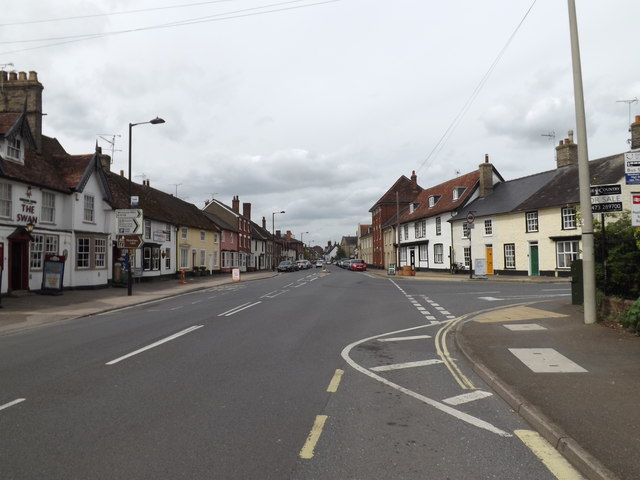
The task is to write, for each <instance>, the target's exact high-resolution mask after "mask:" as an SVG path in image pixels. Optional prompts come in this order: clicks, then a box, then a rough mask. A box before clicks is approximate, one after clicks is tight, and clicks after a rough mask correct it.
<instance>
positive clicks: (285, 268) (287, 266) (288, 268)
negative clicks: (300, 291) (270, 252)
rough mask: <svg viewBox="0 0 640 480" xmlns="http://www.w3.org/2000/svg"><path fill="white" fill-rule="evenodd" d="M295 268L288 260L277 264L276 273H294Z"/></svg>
mask: <svg viewBox="0 0 640 480" xmlns="http://www.w3.org/2000/svg"><path fill="white" fill-rule="evenodd" d="M295 270H296V267H295V265H294V264H293V262H290V261H289V260H283V261H281V262H280V263H279V264H278V271H279V272H295Z"/></svg>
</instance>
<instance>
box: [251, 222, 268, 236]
mask: <svg viewBox="0 0 640 480" xmlns="http://www.w3.org/2000/svg"><path fill="white" fill-rule="evenodd" d="M251 237H252V238H256V239H259V240H269V239H271V233H270V232H269V231H268V230H267V229H266V228H262V227H261V226H260V225H258V224H257V223H256V222H254V221H252V222H251Z"/></svg>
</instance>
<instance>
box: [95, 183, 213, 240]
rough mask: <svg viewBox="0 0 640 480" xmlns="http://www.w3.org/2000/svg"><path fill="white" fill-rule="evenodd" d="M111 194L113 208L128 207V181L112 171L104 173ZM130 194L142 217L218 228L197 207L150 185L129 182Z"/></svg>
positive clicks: (202, 227) (184, 224)
mask: <svg viewBox="0 0 640 480" xmlns="http://www.w3.org/2000/svg"><path fill="white" fill-rule="evenodd" d="M106 177H107V181H108V184H109V188H110V189H111V194H112V196H113V198H112V200H111V206H112V207H113V208H114V209H127V208H129V180H128V179H127V178H126V177H123V176H121V175H117V174H115V173H113V172H108V173H107V174H106ZM131 194H132V195H133V196H136V195H137V196H138V197H139V199H140V204H139V206H138V208H140V209H142V211H143V215H144V217H145V218H149V219H152V220H156V221H159V222H166V223H170V224H173V225H181V226H185V227H191V228H199V229H202V230H218V228H217V226H216V225H215V224H214V223H213V222H212V221H211V220H210V219H209V218H208V217H207V216H206V215H204V214H203V213H202V212H201V211H200V209H198V207H196V206H195V205H193V204H192V203H188V202H185V201H184V200H181V199H179V198H177V197H174V196H173V195H171V194H168V193H165V192H162V191H160V190H156V189H155V188H152V187H151V186H149V185H140V184H138V183H135V182H131Z"/></svg>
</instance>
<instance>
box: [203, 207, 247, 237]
mask: <svg viewBox="0 0 640 480" xmlns="http://www.w3.org/2000/svg"><path fill="white" fill-rule="evenodd" d="M202 213H203V214H204V215H206V216H207V218H208V219H209V220H211V221H212V222H213V223H215V224H216V225H217V226H218V228H220V229H222V230H227V231H228V232H238V226H237V225H231V224H230V223H229V222H226V221H225V220H223V219H222V218H220V217H219V216H218V215H216V214H215V213H211V212H207V211H204V210H202Z"/></svg>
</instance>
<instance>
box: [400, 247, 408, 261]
mask: <svg viewBox="0 0 640 480" xmlns="http://www.w3.org/2000/svg"><path fill="white" fill-rule="evenodd" d="M400 263H404V264H406V263H407V247H404V248H401V249H400Z"/></svg>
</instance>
